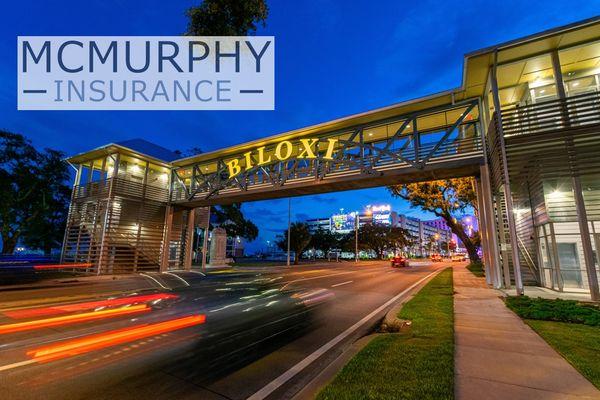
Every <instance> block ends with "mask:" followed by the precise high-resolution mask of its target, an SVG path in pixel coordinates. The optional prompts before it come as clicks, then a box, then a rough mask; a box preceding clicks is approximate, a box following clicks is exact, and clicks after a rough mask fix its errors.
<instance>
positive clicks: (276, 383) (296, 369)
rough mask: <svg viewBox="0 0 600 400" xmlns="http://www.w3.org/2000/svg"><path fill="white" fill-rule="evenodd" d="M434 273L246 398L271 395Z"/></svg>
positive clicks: (261, 397) (260, 398) (260, 397)
mask: <svg viewBox="0 0 600 400" xmlns="http://www.w3.org/2000/svg"><path fill="white" fill-rule="evenodd" d="M436 273H437V271H435V272H432V273H430V274H428V275H427V276H425V277H424V278H421V279H419V280H418V281H417V282H415V283H413V284H412V285H411V286H410V287H408V288H407V289H405V290H403V291H402V292H400V293H399V294H397V295H396V296H394V297H392V298H391V299H389V300H388V301H386V302H385V303H384V304H382V305H381V306H379V307H378V308H377V309H375V310H373V311H372V312H371V313H369V314H368V315H366V316H365V317H363V318H362V319H361V320H360V321H358V322H357V323H355V324H354V325H352V326H351V327H350V328H348V329H346V330H345V331H344V332H342V333H340V334H339V335H337V336H336V337H334V338H333V339H331V340H330V341H329V342H327V343H325V344H324V345H323V346H321V347H319V348H318V349H317V350H315V351H314V352H313V353H311V354H310V355H308V356H307V357H306V358H304V359H303V360H302V361H300V362H298V363H297V364H296V365H294V366H293V367H292V368H290V369H289V370H287V371H286V372H284V373H283V374H281V375H280V376H279V377H277V378H275V379H274V380H273V381H271V382H270V383H268V384H267V385H266V386H264V387H263V388H262V389H260V390H259V391H258V392H256V393H254V394H253V395H252V396H250V397H248V400H262V399H265V398H266V397H268V396H269V395H271V393H273V392H274V391H275V390H277V389H279V388H280V387H281V386H282V385H284V384H285V383H286V382H288V381H289V380H290V379H292V378H293V377H294V376H296V375H297V374H299V373H300V372H302V371H303V370H304V369H305V368H306V367H308V366H309V365H310V364H312V363H313V362H314V361H316V360H317V359H318V358H319V357H321V356H322V355H323V354H325V353H326V352H327V351H329V350H331V349H332V348H333V347H334V346H336V345H337V344H338V343H340V342H341V341H342V340H344V339H345V338H347V337H348V336H350V335H351V334H352V333H354V332H355V331H356V330H357V329H359V328H360V327H361V326H363V325H364V324H366V323H367V322H368V321H369V320H370V319H371V318H373V317H375V316H376V315H377V314H378V313H380V312H381V311H383V310H384V309H386V308H387V307H389V306H390V305H392V304H394V303H395V302H396V301H398V300H399V299H400V298H401V297H403V296H405V295H406V294H407V293H410V291H411V290H413V289H414V288H415V287H417V286H419V285H420V284H421V283H423V282H424V281H426V280H427V279H429V278H430V277H431V276H433V275H435V274H436Z"/></svg>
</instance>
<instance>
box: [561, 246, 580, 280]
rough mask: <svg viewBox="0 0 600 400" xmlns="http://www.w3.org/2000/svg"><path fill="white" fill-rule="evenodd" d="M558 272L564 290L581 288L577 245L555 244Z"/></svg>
mask: <svg viewBox="0 0 600 400" xmlns="http://www.w3.org/2000/svg"><path fill="white" fill-rule="evenodd" d="M557 247H558V258H559V261H560V272H561V276H562V279H563V284H564V287H565V288H582V287H583V280H582V278H581V267H580V265H579V257H578V255H577V243H564V242H563V243H557Z"/></svg>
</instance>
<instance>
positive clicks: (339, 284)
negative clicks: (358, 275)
mask: <svg viewBox="0 0 600 400" xmlns="http://www.w3.org/2000/svg"><path fill="white" fill-rule="evenodd" d="M352 282H354V281H346V282H342V283H336V284H335V285H331V287H338V286H342V285H347V284H349V283H352Z"/></svg>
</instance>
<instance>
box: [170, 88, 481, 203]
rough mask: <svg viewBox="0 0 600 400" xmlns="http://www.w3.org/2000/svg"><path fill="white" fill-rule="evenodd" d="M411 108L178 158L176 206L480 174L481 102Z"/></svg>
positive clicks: (407, 105)
mask: <svg viewBox="0 0 600 400" xmlns="http://www.w3.org/2000/svg"><path fill="white" fill-rule="evenodd" d="M407 109H410V103H404V104H402V105H399V106H396V107H389V108H386V109H382V110H376V111H375V112H371V113H366V114H362V115H356V116H352V117H348V118H344V119H340V120H336V121H332V122H329V123H327V124H322V125H317V126H313V127H308V128H305V129H300V130H297V131H292V132H289V133H285V134H282V135H278V136H273V137H270V138H267V139H264V140H260V141H256V142H251V143H246V144H242V145H239V146H235V147H231V148H226V149H223V150H219V151H215V152H211V153H204V154H199V155H196V156H193V157H190V158H186V159H182V160H177V161H175V162H173V165H174V167H175V168H174V172H173V180H172V191H171V201H172V203H175V204H181V205H186V206H194V207H195V206H205V205H211V204H223V203H231V202H243V201H251V200H259V199H260V200H264V199H269V198H277V197H288V196H297V195H305V194H313V193H323V192H330V191H340V190H350V189H361V188H369V187H375V186H383V185H389V184H398V183H405V182H415V181H424V180H431V179H442V178H451V177H460V176H469V175H476V174H478V173H479V165H480V164H481V163H482V162H483V144H482V139H481V132H482V129H481V126H480V122H479V114H480V113H479V106H478V101H477V100H470V101H464V102H460V103H454V104H452V103H451V104H447V105H441V106H434V107H430V108H425V109H420V110H416V111H412V112H406V110H407Z"/></svg>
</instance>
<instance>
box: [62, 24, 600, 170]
mask: <svg viewBox="0 0 600 400" xmlns="http://www.w3.org/2000/svg"><path fill="white" fill-rule="evenodd" d="M596 40H600V17H594V18H591V19H588V20H584V21H579V22H576V23H573V24H570V25H566V26H562V27H559V28H554V29H551V30H548V31H544V32H541V33H537V34H534V35H531V36H526V37H523V38H519V39H516V40H512V41H509V42H505V43H501V44H497V45H494V46H491V47H487V48H484V49H481V50H477V51H474V52H471V53H468V54H466V55H465V57H464V63H463V78H462V85H461V86H460V87H458V88H455V89H450V90H447V91H443V92H440V93H436V94H432V95H429V96H425V97H421V98H417V99H412V100H408V101H403V102H400V103H396V104H392V105H390V106H387V107H383V108H378V109H375V110H371V111H366V112H362V113H359V114H354V115H350V116H346V117H342V118H338V119H334V120H331V121H327V122H323V123H320V124H316V125H311V126H307V127H303V128H299V129H295V130H291V131H288V132H283V133H280V134H277V135H273V136H269V137H265V138H261V139H257V140H254V141H250V142H246V143H242V144H239V145H235V146H231V147H227V148H224V149H219V150H215V151H211V152H207V153H201V154H197V155H194V156H191V157H186V158H181V159H177V157H176V155H175V153H173V152H171V151H169V150H167V149H164V148H162V147H160V146H157V145H154V144H152V143H149V142H147V141H145V140H142V139H135V140H133V141H126V142H121V143H111V144H109V145H106V146H103V147H101V148H98V149H94V150H92V151H90V152H88V153H94V155H99V154H101V153H103V152H106V151H107V150H109V149H116V148H118V149H121V150H123V149H125V150H126V151H131V152H134V153H136V154H141V155H143V156H146V157H150V158H151V159H153V160H154V161H159V162H161V163H163V164H169V165H171V166H175V167H183V166H187V165H191V164H195V163H200V162H204V161H209V160H213V159H216V158H222V157H227V156H230V155H234V154H240V153H243V152H245V151H248V150H251V149H254V148H256V147H259V146H268V145H270V144H273V143H276V142H279V141H282V140H294V139H299V138H302V137H306V136H315V135H319V134H324V133H327V132H334V131H338V130H342V129H347V128H351V127H353V126H358V125H365V124H369V123H375V122H376V121H379V120H385V119H387V118H392V117H397V116H402V115H410V114H411V113H416V112H424V111H426V110H429V109H433V108H442V107H444V106H448V107H452V106H453V105H454V104H455V103H457V102H461V101H463V100H468V99H474V98H478V97H481V96H483V95H484V91H485V86H486V83H487V78H488V75H489V71H490V68H491V67H492V66H493V64H494V60H495V58H497V62H498V64H505V63H512V62H518V61H519V60H524V59H527V58H529V57H533V56H535V55H539V54H543V53H547V52H549V51H552V50H555V49H563V48H567V47H572V46H577V45H579V44H583V43H589V42H592V41H596ZM140 142H145V143H144V144H143V146H141V148H140V146H138V145H139V144H140ZM156 148H160V149H162V150H161V151H158V152H156V151H155V150H156ZM88 153H82V154H79V155H77V156H74V157H71V158H69V159H68V161H70V162H73V163H78V162H81V160H82V159H90V158H91V156H92V154H88Z"/></svg>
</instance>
